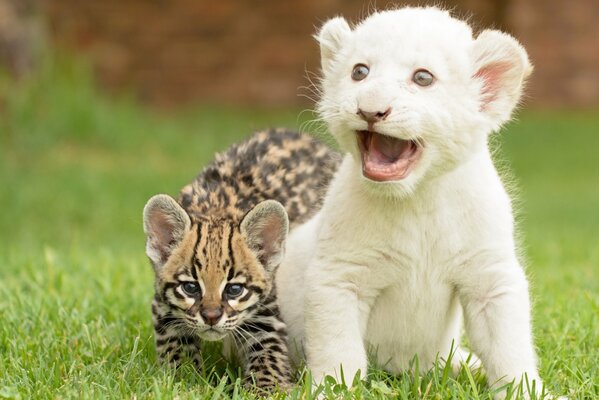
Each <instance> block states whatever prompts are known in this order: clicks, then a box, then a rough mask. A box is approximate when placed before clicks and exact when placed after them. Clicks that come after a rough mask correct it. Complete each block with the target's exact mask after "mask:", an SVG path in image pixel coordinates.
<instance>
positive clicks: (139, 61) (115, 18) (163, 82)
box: [0, 0, 599, 109]
mask: <svg viewBox="0 0 599 400" xmlns="http://www.w3.org/2000/svg"><path fill="white" fill-rule="evenodd" d="M394 4H395V5H397V4H401V5H406V4H442V5H443V6H445V7H447V8H450V9H453V10H454V12H455V14H456V15H458V16H462V17H469V18H470V20H471V22H472V23H473V24H474V26H475V27H476V28H489V27H492V28H498V29H502V30H505V31H508V32H510V33H512V34H513V35H515V36H516V37H517V38H518V39H519V40H520V41H521V42H522V43H523V44H524V46H525V47H526V49H527V50H528V51H529V54H530V57H531V59H532V60H533V62H534V64H535V66H536V70H535V74H534V75H533V78H532V80H531V85H530V87H529V91H528V94H529V96H528V101H527V105H528V106H531V107H546V106H549V107H559V108H570V109H571V108H575V107H586V108H590V107H597V106H599V43H598V42H599V39H598V38H599V24H597V21H598V20H599V2H597V1H596V0H575V1H570V0H549V1H548V0H456V1H418V2H409V1H408V2H406V1H403V2H388V1H364V0H301V1H266V0H244V1H238V0H219V1H209V0H199V1H198V0H175V1H169V0H103V1H92V0H60V1H52V0H0V57H1V61H2V63H3V64H4V65H5V66H6V67H8V68H9V69H10V70H11V71H12V73H13V74H16V75H22V74H24V73H26V72H27V71H28V70H30V69H31V68H34V67H35V64H36V54H37V53H36V52H37V49H38V47H39V46H40V42H43V43H44V44H45V45H51V46H59V47H60V48H63V49H68V51H70V52H73V53H74V54H78V55H80V56H81V57H85V58H86V59H87V60H89V62H90V63H91V65H92V67H93V72H94V78H95V79H96V81H97V82H98V83H99V84H100V85H101V86H102V88H103V89H105V90H107V91H111V92H115V91H116V92H118V91H121V90H123V89H126V90H128V91H130V92H132V93H134V94H135V97H136V99H138V100H140V101H141V102H143V103H145V104H150V105H152V106H158V107H165V106H167V107H178V106H181V105H185V104H189V103H199V102H200V103H211V104H214V103H225V104H231V103H233V104H239V105H252V106H255V105H265V106H273V105H276V106H282V105H283V106H297V105H302V106H304V105H310V104H311V102H309V101H307V99H305V98H302V97H299V96H298V87H301V86H305V85H307V79H306V71H311V72H317V71H318V66H317V62H318V51H317V46H316V44H315V43H314V40H313V39H312V37H311V35H312V34H313V33H314V32H315V29H316V28H315V27H318V26H320V24H321V23H322V22H323V21H325V20H326V19H327V18H329V17H332V16H335V15H344V16H345V17H346V18H348V19H350V20H352V21H357V20H359V18H360V17H363V16H364V15H366V14H367V13H368V12H369V11H370V10H371V9H373V8H374V7H375V6H376V7H377V8H379V9H385V8H387V7H390V6H392V5H394ZM300 92H301V90H300Z"/></svg>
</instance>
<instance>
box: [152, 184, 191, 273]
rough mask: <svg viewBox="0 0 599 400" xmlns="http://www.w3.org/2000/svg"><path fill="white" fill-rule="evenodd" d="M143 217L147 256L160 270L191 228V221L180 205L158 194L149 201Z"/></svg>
mask: <svg viewBox="0 0 599 400" xmlns="http://www.w3.org/2000/svg"><path fill="white" fill-rule="evenodd" d="M143 216H144V232H145V234H146V238H147V240H146V254H147V255H148V257H149V258H150V261H151V262H152V264H153V265H154V269H155V270H158V269H160V268H162V267H163V266H164V264H165V263H166V260H168V258H169V257H170V255H171V253H172V251H173V250H174V248H175V247H176V246H177V245H178V244H179V242H180V241H181V239H183V236H184V235H185V233H186V232H187V231H189V229H190V228H191V220H190V219H189V215H187V213H186V212H185V210H184V209H183V208H182V207H181V206H180V205H179V203H177V202H176V201H175V199H173V198H172V197H170V196H168V195H166V194H157V195H156V196H153V197H152V198H151V199H150V200H148V202H147V204H146V206H145V207H144V213H143Z"/></svg>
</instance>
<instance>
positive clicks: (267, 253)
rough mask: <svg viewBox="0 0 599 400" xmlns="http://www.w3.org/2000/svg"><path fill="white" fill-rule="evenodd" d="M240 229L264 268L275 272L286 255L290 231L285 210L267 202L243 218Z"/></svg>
mask: <svg viewBox="0 0 599 400" xmlns="http://www.w3.org/2000/svg"><path fill="white" fill-rule="evenodd" d="M239 229H240V231H241V234H242V235H244V237H245V240H246V243H247V244H248V246H249V248H250V249H251V250H252V251H253V252H254V253H255V254H256V256H257V257H258V260H260V263H261V264H262V265H263V266H264V268H265V269H266V270H267V271H269V272H272V271H274V270H275V269H276V268H277V267H278V266H279V264H280V263H281V261H283V255H284V253H285V240H286V239H287V232H288V230H289V219H288V218H287V212H286V211H285V208H283V206H282V205H281V204H280V203H279V202H277V201H274V200H265V201H263V202H261V203H259V204H258V205H257V206H255V207H254V208H252V209H251V210H250V212H248V213H247V214H246V215H245V217H243V220H242V221H241V225H240V226H239Z"/></svg>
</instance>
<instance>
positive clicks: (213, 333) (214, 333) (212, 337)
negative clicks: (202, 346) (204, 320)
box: [198, 328, 229, 342]
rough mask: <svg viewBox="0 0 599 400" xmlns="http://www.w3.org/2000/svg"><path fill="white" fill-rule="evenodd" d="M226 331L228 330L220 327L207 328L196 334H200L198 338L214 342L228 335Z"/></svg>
mask: <svg viewBox="0 0 599 400" xmlns="http://www.w3.org/2000/svg"><path fill="white" fill-rule="evenodd" d="M228 333H229V332H227V331H225V330H222V329H220V328H208V329H206V330H204V331H201V332H199V333H198V335H199V336H200V338H202V339H204V340H207V341H210V342H214V341H217V340H222V339H223V338H224V337H225V336H227V335H228Z"/></svg>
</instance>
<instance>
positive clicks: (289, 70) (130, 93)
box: [0, 0, 599, 399]
mask: <svg viewBox="0 0 599 400" xmlns="http://www.w3.org/2000/svg"><path fill="white" fill-rule="evenodd" d="M418 3H419V4H430V3H434V4H441V5H443V6H445V7H448V8H451V9H453V10H454V13H455V14H456V15H457V16H460V17H464V18H468V19H469V21H470V22H471V23H472V24H473V25H474V26H475V27H476V29H484V28H489V27H492V28H498V29H502V30H505V31H508V32H510V33H511V34H513V35H514V36H516V37H517V38H518V40H520V41H521V42H522V43H523V44H524V46H525V47H526V49H527V50H528V52H529V54H530V57H531V60H532V62H533V63H534V64H535V72H534V74H533V76H532V79H531V81H530V85H529V87H528V88H527V95H526V98H525V102H524V104H523V107H522V108H521V110H520V111H519V112H518V113H517V116H516V119H515V122H512V123H510V124H508V125H507V126H506V128H505V129H503V131H502V132H501V133H500V134H498V135H494V137H493V140H492V146H493V147H494V148H495V151H494V156H495V159H496V164H497V165H498V167H499V169H500V170H501V171H502V175H503V177H504V180H505V181H506V182H507V183H508V186H509V187H510V191H511V192H512V194H513V197H514V199H515V202H514V204H515V208H516V210H517V214H518V222H519V227H520V232H521V235H519V237H520V242H521V244H522V248H523V249H524V250H525V251H524V252H523V254H526V256H523V259H522V261H523V263H524V264H526V265H528V274H529V276H530V277H531V281H532V282H533V284H532V293H533V299H535V308H534V317H535V333H536V337H537V347H538V349H539V355H540V360H541V376H543V377H544V378H545V382H547V383H548V384H549V385H550V388H551V390H552V391H553V392H554V393H557V394H568V395H569V396H570V398H573V399H574V398H580V399H588V398H597V396H599V384H597V379H596V377H597V376H599V364H598V363H597V360H598V359H599V274H598V272H597V271H598V269H597V265H599V211H598V210H599V156H598V154H599V23H598V21H599V1H597V0H503V1H502V0H459V1H439V0H435V1H430V2H429V1H418ZM395 4H396V5H406V4H410V2H403V1H399V2H397V3H395ZM375 6H376V8H379V9H385V8H387V7H390V6H391V3H389V2H386V1H380V0H379V1H376V2H375V1H357V0H301V1H299V0H297V1H274V0H0V398H15V399H16V398H57V397H58V398H134V397H137V398H182V399H183V398H198V396H197V393H198V390H200V389H201V390H210V386H206V385H203V386H202V385H199V382H198V380H201V379H203V378H201V377H198V375H197V374H194V373H193V372H190V373H189V374H187V375H184V378H183V379H180V380H177V379H173V376H172V375H170V374H168V373H166V372H165V371H164V370H162V369H160V368H158V367H157V365H156V362H155V357H154V351H153V336H152V327H151V322H150V312H149V304H150V301H151V298H152V295H153V293H152V284H153V273H152V270H151V268H150V266H149V263H148V261H147V259H146V257H145V254H144V240H145V238H144V235H143V232H142V224H141V214H142V209H143V206H144V204H145V202H146V201H147V200H148V199H149V198H150V196H152V195H154V194H156V193H160V192H162V193H169V194H171V195H174V196H176V194H177V193H178V191H179V189H180V188H181V187H182V186H184V185H185V184H187V183H188V182H189V181H190V180H191V179H193V177H194V176H195V175H196V174H197V172H198V171H199V170H200V169H201V168H202V167H203V166H204V165H205V164H206V163H208V162H209V161H210V160H211V159H212V158H213V156H214V153H215V152H216V151H221V150H224V149H225V148H226V147H227V146H229V145H230V144H231V143H233V142H235V141H239V140H241V139H242V138H243V137H246V136H247V135H249V134H250V133H251V132H252V131H253V130H257V129H263V128H266V127H270V126H285V127H289V128H291V129H302V130H306V131H309V132H313V133H314V132H317V133H323V132H325V131H326V127H325V126H323V125H322V124H320V123H319V122H318V121H317V120H316V116H315V115H314V114H313V113H312V112H311V111H310V110H311V109H312V107H313V98H314V93H313V92H312V89H311V88H310V84H311V83H310V81H311V80H312V81H314V82H317V76H318V71H319V67H318V58H319V54H318V47H317V45H316V43H315V41H314V40H313V38H312V34H313V33H314V32H315V31H316V29H317V27H319V26H320V25H321V24H322V23H323V22H324V21H325V20H326V19H327V18H330V17H332V16H336V15H344V16H345V17H346V18H348V19H349V20H351V21H354V22H355V21H358V20H359V19H360V18H361V17H363V16H366V15H367V14H368V13H369V12H370V11H371V10H372V9H373V8H374V7H375ZM311 98H312V99H311ZM57 360H58V361H57ZM219 379H220V378H219ZM216 382H219V380H216ZM223 382H224V381H223ZM200 383H201V382H200ZM466 383H467V382H466ZM198 385H199V386H198ZM199 388H200V389H199ZM206 388H207V389H206ZM429 388H430V386H429ZM425 389H426V392H427V393H428V388H423V390H425ZM477 390H478V392H476V391H475V393H482V394H481V397H485V394H484V393H485V392H480V390H486V389H483V388H482V387H481V388H479V389H477ZM152 393H153V394H152ZM165 393H166V394H165ZM169 393H170V394H169ZM477 396H478V394H477ZM441 397H443V396H441ZM445 397H446V396H445ZM466 397H467V395H466ZM206 398H216V397H213V396H212V395H209V396H208V397H206Z"/></svg>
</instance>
